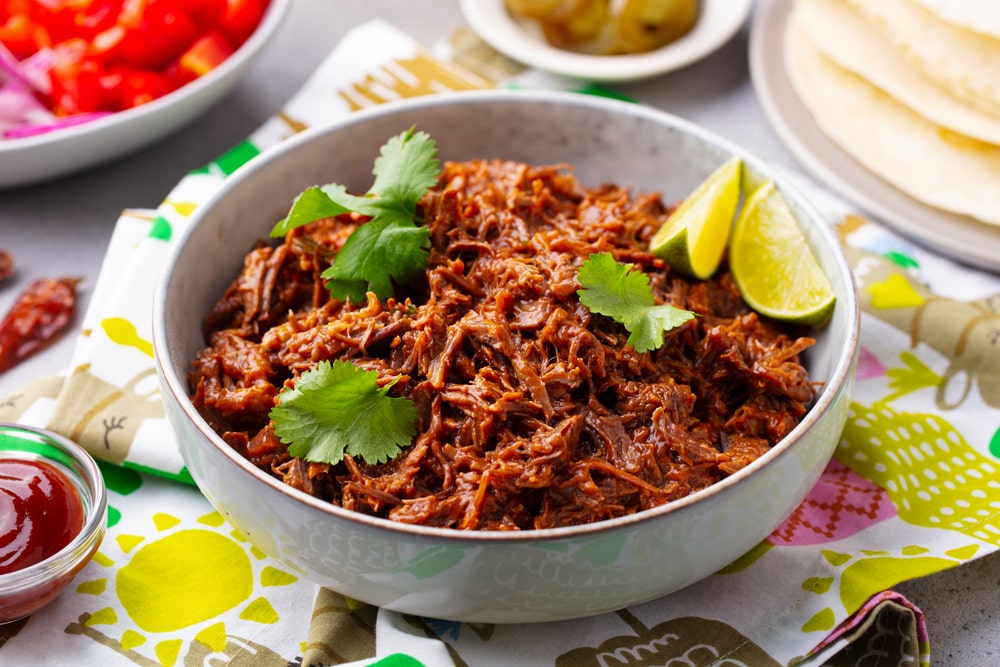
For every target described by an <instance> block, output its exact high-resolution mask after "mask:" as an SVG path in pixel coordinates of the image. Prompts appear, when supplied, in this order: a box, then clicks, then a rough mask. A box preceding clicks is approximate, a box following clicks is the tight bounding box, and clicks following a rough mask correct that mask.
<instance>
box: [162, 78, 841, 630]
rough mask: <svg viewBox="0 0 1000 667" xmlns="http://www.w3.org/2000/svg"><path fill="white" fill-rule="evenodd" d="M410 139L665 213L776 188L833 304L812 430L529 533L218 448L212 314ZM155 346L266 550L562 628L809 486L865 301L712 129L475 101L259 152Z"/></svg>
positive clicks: (240, 513)
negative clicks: (697, 480) (714, 191)
mask: <svg viewBox="0 0 1000 667" xmlns="http://www.w3.org/2000/svg"><path fill="white" fill-rule="evenodd" d="M411 126H416V127H417V128H418V129H420V130H423V131H426V132H428V133H429V134H430V135H431V136H432V137H434V138H435V140H436V141H437V144H438V147H439V149H440V156H441V157H442V159H471V158H476V157H503V158H509V159H513V160H521V161H527V162H532V163H539V164H541V163H558V162H568V163H571V164H573V165H575V167H576V171H577V176H578V177H579V178H580V179H581V181H582V182H583V183H584V184H585V185H597V184H599V183H600V182H605V181H614V182H617V183H620V184H631V185H632V186H634V187H635V188H636V189H638V190H642V191H662V192H663V193H664V196H665V198H666V200H674V199H677V198H680V197H683V196H684V195H686V194H687V193H689V192H690V191H691V190H692V189H693V188H694V187H695V185H696V184H697V183H699V182H700V181H701V179H703V178H704V177H705V176H707V175H708V174H709V173H710V172H711V171H712V170H713V169H714V168H715V167H717V166H718V165H719V164H721V163H722V162H723V161H724V160H725V159H726V158H728V157H730V156H731V155H733V154H740V155H741V156H742V157H743V159H744V160H745V165H746V171H747V177H748V179H750V180H752V181H759V180H760V179H764V178H774V179H776V180H777V182H778V183H779V185H780V187H781V189H782V190H783V191H784V193H785V195H786V197H787V198H788V200H789V201H790V203H791V205H792V207H793V209H794V211H795V213H796V215H797V216H798V218H799V220H800V222H801V224H802V227H803V228H804V230H805V233H806V235H807V236H808V240H809V243H810V244H811V246H812V247H813V249H814V250H815V253H816V255H817V256H818V258H819V260H820V262H821V264H822V266H823V269H824V270H825V271H826V273H827V274H828V275H829V277H830V280H831V282H832V283H833V286H834V289H835V290H836V294H837V304H836V308H835V310H834V313H833V317H832V320H831V321H830V322H829V324H828V325H827V326H826V327H825V328H823V329H819V330H817V331H815V332H814V333H815V335H816V337H817V344H816V345H815V346H814V347H813V348H811V349H810V350H809V351H808V354H807V355H806V358H805V362H806V364H807V366H808V368H809V371H810V373H811V376H812V378H813V379H815V380H817V381H821V382H822V383H823V386H822V389H821V390H820V392H819V396H818V399H817V401H816V403H815V404H814V405H813V407H812V409H811V411H810V412H809V413H808V415H807V416H806V417H805V419H804V421H802V423H801V424H799V426H798V427H797V428H795V430H794V431H793V432H792V433H791V434H790V435H789V436H788V437H787V438H785V439H784V440H783V441H782V442H780V443H779V444H778V445H777V446H775V447H774V448H773V449H772V450H771V451H770V452H769V453H767V454H766V455H765V456H763V457H762V458H760V459H758V460H757V461H756V462H755V463H753V464H751V465H749V466H748V467H746V468H745V469H743V470H741V471H740V472H738V473H736V474H734V475H732V476H731V477H728V478H727V479H725V480H724V481H722V482H720V483H718V484H716V485H714V486H712V487H710V488H708V489H707V490H703V491H700V492H698V493H695V494H693V495H691V496H688V497H686V498H683V499H681V500H678V501H676V502H674V503H672V504H668V505H666V506H662V507H659V508H657V509H653V510H647V511H645V512H641V513H638V514H634V515H631V516H628V517H625V518H619V519H613V520H608V521H604V522H599V523H594V524H591V525H585V526H578V527H567V528H554V529H544V530H536V531H524V532H505V531H491V532H476V531H457V530H450V529H442V528H431V527H424V526H412V525H401V524H397V523H394V522H391V521H389V520H384V519H378V518H373V517H370V516H366V515H362V514H359V513H353V512H350V511H346V510H344V509H342V508H340V507H337V506H333V505H330V504H328V503H325V502H321V501H319V500H317V499H315V498H312V497H310V496H308V495H306V494H303V493H300V492H298V491H295V490H293V489H291V488H289V487H287V486H285V485H284V484H283V483H282V482H280V481H279V480H276V479H273V478H271V477H269V476H267V475H266V474H264V473H262V472H261V471H260V470H258V469H257V468H255V467H254V466H253V465H251V464H250V463H249V462H248V461H246V460H245V459H243V458H242V457H241V456H240V455H239V454H238V453H237V452H235V451H234V450H233V449H231V448H230V447H229V446H228V445H227V444H226V443H225V442H224V441H223V440H222V439H221V438H220V437H219V436H218V435H216V434H215V433H214V432H213V431H212V430H211V429H210V428H209V426H208V425H207V424H206V422H205V421H204V420H203V419H202V417H201V416H200V415H199V414H198V412H197V411H196V409H195V408H194V407H193V406H192V403H191V401H190V400H189V399H188V384H187V380H186V376H187V373H188V370H189V368H190V366H191V362H192V360H193V359H194V357H195V354H196V352H197V351H198V350H199V349H200V348H202V347H203V346H204V344H205V343H204V340H203V339H202V319H203V318H204V316H205V315H206V313H208V311H209V310H210V308H211V307H212V305H213V304H214V302H215V301H216V300H217V299H218V298H219V296H220V295H221V294H222V293H223V291H224V290H225V289H226V287H227V286H228V284H229V283H230V282H231V281H232V280H233V278H234V277H235V276H236V275H237V273H238V272H239V270H240V268H241V266H242V259H243V256H244V253H245V252H247V251H248V250H249V249H250V248H251V247H252V246H253V244H254V243H255V242H256V241H257V240H258V239H261V238H265V237H266V234H267V232H268V230H269V229H270V227H271V226H272V225H273V224H274V222H275V221H277V220H278V219H280V218H281V217H283V215H284V213H285V211H286V210H287V206H288V205H289V203H290V202H291V201H292V200H293V199H294V197H295V196H296V195H297V194H299V193H300V192H301V191H302V190H303V189H305V188H306V187H309V186H311V185H315V184H317V183H328V182H339V183H342V184H344V185H346V186H348V187H349V188H354V189H356V190H360V191H364V190H365V189H367V187H368V185H369V184H370V182H371V164H372V159H373V156H375V155H377V154H378V150H379V147H380V146H381V145H382V143H383V142H384V141H385V140H386V139H387V138H388V137H390V136H393V135H395V134H397V133H399V132H400V131H402V130H405V129H407V128H409V127H411ZM154 345H155V353H156V358H157V360H158V364H159V372H160V375H161V382H162V389H163V397H164V401H165V403H166V406H167V413H168V417H169V420H170V423H171V424H172V426H173V428H174V429H175V430H176V437H177V444H178V446H179V447H180V451H181V454H182V455H183V457H184V460H185V462H186V464H187V466H188V469H189V470H190V472H191V474H192V476H193V477H194V479H195V480H196V482H197V483H198V485H199V486H200V488H201V490H202V491H203V493H204V494H205V496H207V498H208V499H209V500H210V501H211V502H212V503H213V504H214V505H215V507H217V508H218V510H219V511H220V512H221V513H222V514H223V515H224V516H225V517H226V518H227V519H228V520H229V521H230V522H231V523H232V524H233V526H235V527H236V528H237V529H239V530H240V531H243V532H244V533H246V535H247V537H248V538H249V539H250V540H251V541H252V542H253V543H254V544H255V545H257V546H258V547H259V548H260V549H261V550H262V551H264V552H266V553H268V554H270V555H271V556H272V557H274V558H275V559H277V560H278V561H280V562H282V563H284V564H285V565H286V566H287V567H289V568H292V569H294V570H295V571H296V572H299V573H301V574H302V575H303V576H304V577H307V578H309V579H311V580H314V581H315V582H317V583H319V584H322V585H323V586H327V587H329V588H331V589H334V590H336V591H339V592H341V593H343V594H345V595H347V596H350V597H352V598H356V599H359V600H363V601H365V602H369V603H372V604H375V605H381V606H383V607H387V608H389V609H394V610H397V611H401V612H406V613H412V614H420V615H425V616H434V617H440V618H447V619H458V620H464V621H475V622H499V623H502V622H529V621H548V620H557V619H568V618H573V617H579V616H585V615H592V614H597V613H600V612H605V611H609V610H614V609H619V608H622V607H625V606H628V605H632V604H635V603H638V602H642V601H645V600H649V599H652V598H656V597H659V596H662V595H665V594H668V593H670V592H672V591H675V590H677V589H679V588H682V587H684V586H686V585H688V584H690V583H692V582H694V581H697V580H699V579H702V578H704V577H706V576H708V575H710V574H712V573H713V572H715V571H716V570H718V569H719V568H721V567H723V566H725V565H727V564H728V563H730V562H731V561H733V560H734V559H736V558H737V557H739V556H740V555H742V554H744V553H745V552H746V551H748V550H749V549H750V548H752V547H753V546H754V545H756V544H757V543H759V542H760V541H761V540H762V539H764V538H765V537H766V536H767V535H768V534H769V533H770V532H771V531H772V530H773V529H774V528H775V527H777V526H778V525H779V524H780V523H781V521H782V520H783V519H785V518H786V517H787V516H788V515H789V514H790V513H791V512H792V510H793V509H794V508H795V507H796V505H798V503H799V502H801V501H802V499H803V498H804V497H805V495H806V494H807V492H808V491H809V489H810V488H811V487H812V486H813V484H814V483H815V482H816V480H817V478H818V477H819V475H820V473H821V472H822V470H823V468H824V466H825V465H826V464H827V462H828V461H829V459H830V457H831V455H832V452H833V450H834V447H835V446H836V444H837V442H838V440H839V438H840V433H841V430H842V428H843V425H844V422H845V419H846V416H847V410H848V403H849V398H850V392H851V387H852V382H853V370H854V365H855V361H856V354H857V348H858V306H857V299H856V295H855V290H854V286H853V282H852V279H851V275H850V271H849V269H848V266H847V263H846V262H845V260H844V257H843V255H842V254H841V251H840V247H839V245H838V242H837V240H836V238H835V237H834V235H833V234H832V233H831V230H830V229H829V228H828V226H827V224H826V223H825V222H824V221H823V220H822V219H820V217H819V215H818V214H817V213H816V211H815V210H814V209H813V208H812V207H811V206H810V204H809V203H808V202H807V201H806V200H804V199H803V198H802V196H801V195H800V194H799V193H797V192H796V191H795V189H794V188H793V187H792V186H791V185H790V184H788V183H787V182H785V181H784V180H783V179H782V178H781V176H780V175H779V174H777V173H775V172H773V171H772V170H771V169H770V168H769V167H768V166H767V165H765V164H764V163H763V162H761V161H760V160H758V159H757V158H755V157H753V156H752V155H748V154H746V153H745V152H744V151H743V150H741V149H740V148H739V147H738V146H735V145H733V144H730V143H728V142H726V141H724V140H722V139H720V138H718V137H716V136H714V135H712V134H711V133H709V132H706V131H705V130H703V129H701V128H699V127H697V126H695V125H692V124H690V123H688V122H685V121H683V120H680V119H677V118H675V117H672V116H670V115H667V114H665V113H661V112H658V111H655V110H652V109H649V108H645V107H642V106H639V105H633V104H628V103H624V102H618V101H613V100H607V99H601V98H596V97H589V96H584V95H575V94H569V93H542V92H526V91H520V92H518V91H507V92H472V93H457V94H453V95H447V96H431V97H425V98H418V99H416V100H412V101H407V102H398V103H392V104H389V105H386V106H382V107H377V108H374V109H370V110H367V111H363V112H358V113H356V114H354V115H351V116H349V117H347V118H346V119H344V120H341V121H338V122H336V123H335V124H333V125H331V126H328V127H324V128H317V129H313V130H310V131H308V132H305V133H303V134H301V135H299V136H297V137H295V138H292V139H290V140H288V141H287V142H286V143H284V144H283V145H281V146H279V147H277V148H276V149H273V150H272V151H271V152H268V153H265V154H263V155H261V156H258V157H257V158H255V159H254V160H253V161H252V162H250V163H248V164H247V165H246V166H244V167H243V168H242V169H241V170H239V171H238V172H237V173H235V174H234V175H233V176H232V177H230V179H229V180H228V181H227V182H226V183H225V185H224V186H223V188H222V189H221V191H220V192H219V193H218V194H217V195H216V196H215V197H213V198H212V199H211V200H210V201H209V202H207V203H205V204H204V205H203V206H202V207H201V209H200V211H199V212H198V213H197V214H196V216H195V218H194V219H193V220H192V221H191V224H190V226H189V227H188V228H187V230H186V232H185V233H184V234H183V235H182V236H181V237H180V238H179V239H177V246H176V249H175V252H174V253H173V255H172V257H171V259H170V260H169V262H168V265H167V266H166V269H165V273H164V274H163V276H162V279H161V283H160V284H159V288H158V292H157V296H156V300H155V305H154Z"/></svg>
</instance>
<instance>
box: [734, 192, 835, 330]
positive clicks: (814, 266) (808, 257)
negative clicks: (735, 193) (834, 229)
mask: <svg viewBox="0 0 1000 667" xmlns="http://www.w3.org/2000/svg"><path fill="white" fill-rule="evenodd" d="M729 266H730V270H731V271H732V274H733V279H734V280H735V281H736V285H737V287H738V288H739V290H740V294H742V296H743V300H744V301H746V302H747V305H749V306H750V307H751V308H753V309H754V310H755V311H756V312H758V313H760V314H761V315H766V316H767V317H771V318H773V319H776V320H782V321H785V322H793V323H797V324H805V325H819V324H823V323H824V322H826V321H827V320H828V319H829V317H830V315H831V313H832V312H833V306H834V302H835V301H836V295H835V294H834V291H833V287H832V286H831V284H830V281H829V279H828V278H827V276H826V274H825V273H824V272H823V269H822V268H821V267H820V265H819V262H818V261H817V259H816V256H815V255H814V254H813V251H812V249H811V248H810V247H809V244H808V242H807V241H806V237H805V235H804V234H803V232H802V229H801V228H800V227H799V223H798V221H797V220H796V218H795V214H794V213H793V212H792V210H791V208H790V207H789V205H788V202H787V201H786V200H785V198H784V196H782V194H781V192H780V191H779V190H778V188H777V186H776V185H775V184H774V182H773V181H767V182H765V183H764V184H763V185H761V186H760V187H759V188H758V189H757V190H755V191H754V192H752V193H751V194H750V195H749V196H748V197H747V199H746V201H745V202H744V205H743V208H742V209H741V210H740V213H739V216H738V217H737V218H736V222H735V224H734V225H733V231H732V240H731V242H730V246H729Z"/></svg>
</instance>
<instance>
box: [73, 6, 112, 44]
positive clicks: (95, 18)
mask: <svg viewBox="0 0 1000 667" xmlns="http://www.w3.org/2000/svg"><path fill="white" fill-rule="evenodd" d="M123 1H124V0H88V2H87V3H86V6H85V7H83V8H82V9H79V10H78V11H77V12H76V16H75V17H74V27H75V29H76V34H77V35H78V36H80V37H85V38H87V39H93V38H94V36H95V35H98V34H100V33H102V32H104V31H106V30H108V29H110V28H113V27H114V26H115V25H116V24H117V23H118V16H119V14H121V11H122V3H123Z"/></svg>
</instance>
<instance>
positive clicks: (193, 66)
mask: <svg viewBox="0 0 1000 667" xmlns="http://www.w3.org/2000/svg"><path fill="white" fill-rule="evenodd" d="M231 55H233V47H232V46H231V45H230V44H229V40H228V39H226V36H225V35H224V34H222V32H220V31H218V30H209V31H208V32H206V33H205V34H204V35H203V36H202V37H201V38H200V39H199V40H198V41H197V42H195V43H194V44H192V45H191V48H189V49H188V50H187V51H185V52H184V55H182V56H181V57H180V60H179V61H178V65H179V67H180V69H181V71H183V72H188V73H190V74H191V75H193V76H194V77H195V78H197V77H199V76H204V75H206V74H208V73H209V72H211V71H212V70H213V69H215V68H216V67H218V66H219V65H220V64H222V61H224V60H225V59H226V58H228V57H229V56H231Z"/></svg>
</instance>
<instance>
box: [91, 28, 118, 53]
mask: <svg viewBox="0 0 1000 667" xmlns="http://www.w3.org/2000/svg"><path fill="white" fill-rule="evenodd" d="M125 32H126V31H125V28H124V27H122V26H120V25H117V24H116V25H113V26H111V27H110V28H108V29H107V30H102V31H101V32H99V33H97V34H96V35H94V37H93V39H91V40H90V55H91V56H93V57H94V58H97V59H98V60H103V61H108V60H114V59H115V58H117V57H119V56H120V55H121V48H122V42H123V41H124V40H125Z"/></svg>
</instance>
